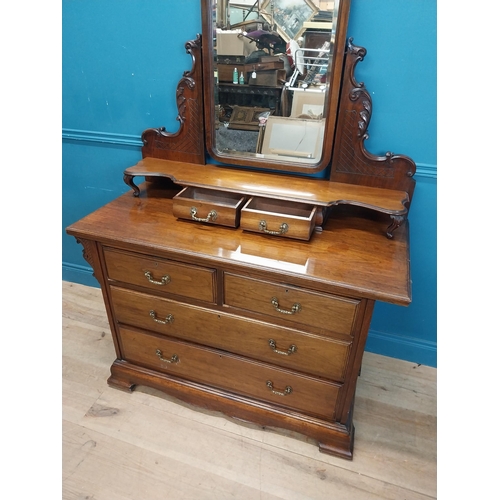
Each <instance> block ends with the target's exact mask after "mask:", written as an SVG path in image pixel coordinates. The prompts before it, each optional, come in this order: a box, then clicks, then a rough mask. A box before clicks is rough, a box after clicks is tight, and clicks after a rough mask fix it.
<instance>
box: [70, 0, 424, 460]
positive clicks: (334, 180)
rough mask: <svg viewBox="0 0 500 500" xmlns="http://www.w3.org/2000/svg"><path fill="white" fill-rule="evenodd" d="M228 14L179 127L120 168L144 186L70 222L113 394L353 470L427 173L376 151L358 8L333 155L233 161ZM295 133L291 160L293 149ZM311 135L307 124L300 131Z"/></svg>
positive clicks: (334, 119) (189, 90)
mask: <svg viewBox="0 0 500 500" xmlns="http://www.w3.org/2000/svg"><path fill="white" fill-rule="evenodd" d="M216 5H217V8H218V9H217V12H219V10H220V9H219V8H221V7H224V8H227V7H228V3H227V1H223V2H219V3H214V2H213V1H212V0H202V1H201V8H202V19H203V33H204V35H203V36H204V40H205V41H206V43H204V45H203V51H202V43H201V37H198V38H197V39H196V40H192V41H190V42H188V43H187V44H186V50H187V52H188V53H190V54H191V56H192V60H193V67H192V69H191V71H187V72H184V75H183V77H182V78H181V80H180V81H179V84H178V86H177V94H176V98H177V107H178V109H179V115H178V120H179V122H180V127H179V130H178V131H177V132H175V133H169V132H167V131H166V130H165V129H164V128H163V127H160V128H151V129H147V130H145V131H144V132H143V134H142V141H143V144H144V146H143V148H142V160H141V161H140V162H139V163H137V165H135V166H133V167H129V168H126V169H125V171H124V181H125V182H126V184H127V185H129V186H130V187H131V188H132V189H131V191H130V192H128V193H126V194H124V195H123V196H121V197H119V198H117V199H116V200H114V201H112V202H111V203H109V204H108V205H106V206H104V207H102V208H100V209H99V210H97V211H96V212H94V213H92V214H90V215H88V216H87V217H85V218H83V219H82V220H80V221H78V222H76V223H75V224H73V225H71V226H70V227H69V228H67V232H68V233H69V234H71V235H73V236H75V237H76V239H77V240H78V241H79V242H80V243H81V244H82V245H83V247H84V257H85V259H86V260H87V261H88V262H89V264H90V265H91V266H92V268H93V270H94V275H95V277H96V278H97V280H98V281H99V283H100V285H101V288H102V292H103V296H104V301H105V304H106V310H107V313H108V316H109V322H110V325H111V330H112V334H113V338H114V343H115V348H116V360H115V361H114V362H113V364H112V366H111V376H110V377H109V380H108V382H109V384H111V385H113V386H116V387H119V388H123V389H127V390H133V388H134V386H136V385H140V384H142V385H147V386H150V387H155V388H157V389H160V390H162V391H164V392H166V393H168V394H170V395H172V396H174V397H176V398H179V399H181V400H183V401H186V402H188V403H191V404H194V405H197V406H201V407H205V408H210V409H212V410H216V411H220V412H223V413H224V414H226V415H229V416H232V417H235V418H237V419H241V420H245V421H250V422H254V423H257V424H259V425H262V426H266V427H276V428H284V429H289V430H291V431H295V432H298V433H301V434H304V435H306V436H309V437H310V438H313V439H315V440H316V441H317V442H318V443H319V448H320V450H321V451H324V452H327V453H331V454H335V455H338V456H341V457H344V458H352V453H353V440H354V426H353V410H354V399H355V390H356V381H357V378H358V375H359V371H360V369H361V362H362V358H363V350H364V347H365V343H366V338H367V335H368V330H369V326H370V320H371V317H372V312H373V308H374V305H375V301H377V300H380V301H384V302H389V303H392V304H398V305H408V304H409V303H410V301H411V282H410V264H409V262H410V260H409V243H408V220H407V216H408V212H409V209H410V204H411V199H412V195H413V191H414V187H415V181H414V179H413V175H414V173H415V169H416V166H415V163H414V162H413V160H411V159H410V158H408V157H406V156H404V155H395V154H393V153H391V152H387V153H386V154H385V155H384V156H376V155H373V154H371V153H369V152H368V151H366V149H365V147H364V141H365V139H367V137H368V133H367V129H368V124H369V122H370V118H371V110H372V105H371V97H370V93H369V92H368V91H367V90H366V88H365V87H364V84H363V83H360V82H357V81H356V79H355V76H354V70H355V67H356V64H357V63H358V62H359V61H361V60H362V59H363V58H364V56H365V54H366V50H365V49H364V48H362V47H356V46H354V45H353V44H352V43H351V41H350V40H349V42H348V43H347V44H346V45H345V43H344V42H345V36H346V31H347V22H348V12H349V7H350V0H340V1H339V4H338V5H339V10H338V22H337V25H336V26H337V28H336V30H334V33H332V40H331V53H332V55H333V53H335V57H332V63H333V65H332V66H331V72H329V73H328V74H329V75H330V76H329V77H328V78H329V80H328V82H327V85H326V86H325V88H326V87H328V92H326V93H325V95H324V96H323V98H322V99H323V101H324V102H323V106H324V113H325V116H326V118H325V120H326V121H324V122H323V121H321V123H322V124H323V125H324V136H323V137H321V138H318V137H316V136H314V137H316V139H315V140H316V141H318V140H320V139H321V141H322V144H323V148H322V152H321V155H320V157H321V159H318V162H317V163H316V164H314V165H313V163H311V164H309V163H304V162H303V161H302V160H304V158H302V157H300V155H299V156H296V157H294V158H293V159H292V160H286V161H284V160H283V159H282V157H281V156H280V155H281V153H280V151H281V152H283V150H281V149H279V148H278V149H276V151H275V152H274V153H273V154H272V155H271V156H269V155H267V156H266V155H263V154H261V153H257V152H255V153H253V154H252V155H248V154H244V152H241V151H232V152H231V153H230V152H228V151H225V150H224V151H220V150H219V149H218V148H217V145H216V135H217V134H216V129H217V126H219V127H220V126H223V125H222V124H221V123H220V120H218V119H217V117H216V116H215V115H214V113H215V109H216V105H215V101H214V95H215V94H214V92H216V91H217V90H216V86H217V85H216V81H215V80H216V79H215V78H214V74H215V71H214V70H215V67H214V51H213V46H212V45H211V41H213V39H214V36H213V35H214V32H213V22H212V14H213V12H214V10H213V8H214V7H215V6H216ZM222 10H224V9H222ZM329 50H330V49H329ZM289 83H290V82H289ZM307 85H309V83H307ZM307 85H306V87H307ZM320 87H321V86H320ZM287 88H288V87H287ZM295 90H296V91H297V95H299V93H300V92H303V91H304V88H303V86H302V87H301V89H299V88H297V89H295ZM310 90H313V91H314V90H315V91H318V88H316V89H310ZM287 92H288V90H287ZM319 92H323V91H322V90H321V88H319ZM303 95H304V96H305V95H306V94H303ZM289 97H290V96H289ZM217 116H218V115H217ZM283 118H284V121H285V122H286V121H287V120H286V118H288V117H283ZM304 120H305V119H304ZM311 120H312V119H311ZM322 120H323V119H322ZM313 122H314V123H313ZM287 123H288V125H287V126H286V127H285V128H284V129H282V132H280V134H281V135H280V138H284V141H286V140H288V141H289V143H288V144H285V146H286V151H287V152H286V154H284V157H285V158H286V157H287V156H289V154H290V151H291V149H290V148H292V149H293V148H295V146H298V144H295V145H294V144H290V143H291V142H293V140H294V139H293V137H295V136H294V135H290V131H292V130H294V127H293V126H292V125H291V124H290V123H289V122H287ZM315 123H316V124H317V123H320V122H318V121H317V120H316V121H314V120H313V121H307V120H305V121H304V123H301V127H302V128H301V133H302V134H303V137H305V136H306V135H307V134H306V132H308V131H310V130H311V127H312V129H314V130H316V128H315V127H316V125H315ZM323 125H322V126H323ZM263 126H264V125H263ZM290 127H291V128H290ZM262 130H263V134H264V138H265V137H266V134H268V133H270V130H268V125H265V129H262ZM262 130H261V132H262ZM259 134H260V132H259ZM278 135H279V134H278ZM301 141H302V139H300V141H299V143H300V142H301ZM289 150H290V151H289ZM313 150H314V151H315V148H313ZM297 151H298V150H297ZM207 153H208V154H209V155H211V157H212V159H213V160H215V161H216V162H219V163H218V165H217V166H216V165H213V164H211V165H207V164H206V162H207ZM311 154H312V153H311ZM277 158H280V160H279V161H278V159H277ZM308 158H309V156H307V157H305V160H306V161H309V159H308ZM314 161H315V160H314ZM311 162H313V160H311ZM209 163H210V162H209ZM318 174H321V175H320V176H319V177H316V176H317V175H318ZM136 178H141V179H145V180H144V182H143V184H142V185H140V186H137V185H136V184H135V183H134V181H135V179H136ZM203 196H206V198H205V199H203ZM207 200H211V201H207ZM214 200H215V202H216V203H215V204H216V206H217V209H215V207H212V206H210V203H212V202H214ZM205 201H207V203H205ZM228 212H229V213H228ZM282 217H284V219H285V220H282ZM297 225H298V227H297ZM386 236H387V237H386Z"/></svg>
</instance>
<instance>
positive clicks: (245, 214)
mask: <svg viewBox="0 0 500 500" xmlns="http://www.w3.org/2000/svg"><path fill="white" fill-rule="evenodd" d="M316 210H317V207H315V206H313V205H305V204H303V203H291V202H285V201H281V200H272V199H265V198H250V200H248V202H247V203H246V205H245V206H244V207H243V209H242V210H241V228H242V229H245V230H247V231H254V232H258V233H263V234H270V235H272V236H282V237H285V238H296V239H299V240H309V239H310V238H311V234H312V232H313V229H314V223H315V221H316Z"/></svg>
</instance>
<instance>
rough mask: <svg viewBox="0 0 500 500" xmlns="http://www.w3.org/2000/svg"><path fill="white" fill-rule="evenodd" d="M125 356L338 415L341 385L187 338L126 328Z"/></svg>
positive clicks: (329, 415) (230, 388)
mask: <svg viewBox="0 0 500 500" xmlns="http://www.w3.org/2000/svg"><path fill="white" fill-rule="evenodd" d="M120 339H121V343H122V352H123V358H124V359H125V360H126V361H129V362H132V363H136V364H138V365H142V366H144V367H147V368H151V369H153V370H156V371H160V372H163V373H168V374H170V375H175V376H177V377H182V378H184V379H187V380H191V381H193V382H198V383H202V384H205V385H209V386H212V387H217V388H220V389H224V390H228V391H230V392H234V393H236V394H241V395H245V396H249V397H252V398H256V399H259V400H262V401H267V402H270V403H273V404H278V405H280V406H286V407H289V408H292V409H294V410H298V411H300V412H303V413H307V414H310V415H314V416H318V417H321V418H326V419H329V420H332V419H333V418H334V413H335V404H336V401H337V397H338V394H339V389H340V386H339V385H337V384H334V383H331V382H325V381H322V380H317V379H314V378H311V377H306V376H303V375H300V374H297V373H293V372H291V371H289V370H284V369H281V368H276V367H272V366H268V365H265V364H263V363H257V362H253V361H250V360H247V359H244V358H240V357H238V356H235V355H232V354H228V353H225V352H223V351H216V350H213V349H208V348H203V347H199V346H195V345H193V344H189V343H186V342H181V341H176V340H170V339H166V338H162V337H160V336H157V335H154V334H147V333H144V332H140V331H137V330H132V329H127V328H121V329H120Z"/></svg>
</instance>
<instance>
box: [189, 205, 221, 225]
mask: <svg viewBox="0 0 500 500" xmlns="http://www.w3.org/2000/svg"><path fill="white" fill-rule="evenodd" d="M197 213H198V210H196V207H191V219H193V220H195V221H197V222H210V220H215V219H217V212H216V211H215V210H210V212H208V215H207V217H206V218H205V219H201V218H200V217H196V214H197Z"/></svg>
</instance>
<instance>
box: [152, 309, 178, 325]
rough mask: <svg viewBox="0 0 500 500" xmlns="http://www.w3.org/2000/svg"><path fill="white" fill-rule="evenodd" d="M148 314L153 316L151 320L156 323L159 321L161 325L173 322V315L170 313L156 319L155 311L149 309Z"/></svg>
mask: <svg viewBox="0 0 500 500" xmlns="http://www.w3.org/2000/svg"><path fill="white" fill-rule="evenodd" d="M149 315H150V316H151V317H152V318H153V321H156V322H157V323H161V324H162V325H167V324H168V323H173V322H174V317H173V316H172V315H171V314H169V315H168V316H167V317H166V318H165V319H158V318H157V317H156V312H155V311H153V310H151V311H149Z"/></svg>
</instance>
